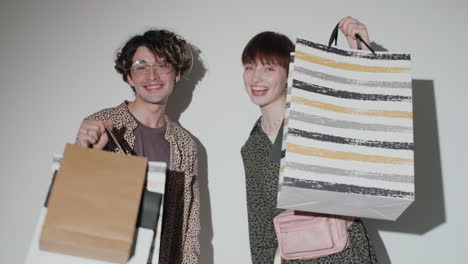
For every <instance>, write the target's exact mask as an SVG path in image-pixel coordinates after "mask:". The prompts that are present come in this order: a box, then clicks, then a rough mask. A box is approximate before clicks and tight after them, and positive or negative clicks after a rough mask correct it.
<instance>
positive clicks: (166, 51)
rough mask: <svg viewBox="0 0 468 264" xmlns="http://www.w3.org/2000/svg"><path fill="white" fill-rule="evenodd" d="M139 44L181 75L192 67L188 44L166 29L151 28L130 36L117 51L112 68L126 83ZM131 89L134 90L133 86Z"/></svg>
mask: <svg viewBox="0 0 468 264" xmlns="http://www.w3.org/2000/svg"><path fill="white" fill-rule="evenodd" d="M141 46H144V47H146V48H148V49H149V50H150V51H151V52H152V53H153V54H154V55H155V56H158V57H160V58H162V59H164V60H165V61H166V62H168V63H169V64H171V65H172V66H173V67H174V69H175V70H176V73H178V74H180V76H181V77H182V76H184V75H186V74H188V72H189V71H190V69H191V67H192V60H193V58H192V51H191V49H190V45H189V44H188V43H187V42H186V41H185V40H184V39H183V38H182V37H181V36H179V35H176V34H175V33H173V32H170V31H167V30H155V29H152V30H148V31H146V32H145V33H143V35H136V36H134V37H132V38H130V39H129V40H128V41H127V42H126V43H125V45H124V46H123V48H122V49H121V50H120V51H118V52H117V56H116V59H115V66H114V68H115V69H116V70H117V72H118V73H120V74H121V75H122V78H123V80H124V81H125V82H127V83H128V75H129V74H130V70H131V67H132V58H133V55H135V52H136V50H137V49H138V48H139V47H141ZM132 89H133V91H134V92H135V89H134V88H133V87H132Z"/></svg>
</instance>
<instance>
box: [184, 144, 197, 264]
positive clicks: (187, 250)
mask: <svg viewBox="0 0 468 264" xmlns="http://www.w3.org/2000/svg"><path fill="white" fill-rule="evenodd" d="M192 157H193V158H192V162H193V163H192V172H191V173H190V174H191V178H192V181H191V183H190V189H191V196H192V199H191V202H190V205H189V212H188V214H189V215H188V223H187V230H186V233H185V240H184V245H183V251H184V252H183V260H182V263H183V264H198V263H199V259H200V241H199V235H200V193H199V186H198V156H197V147H196V145H195V144H194V145H193V148H192Z"/></svg>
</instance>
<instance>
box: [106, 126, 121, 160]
mask: <svg viewBox="0 0 468 264" xmlns="http://www.w3.org/2000/svg"><path fill="white" fill-rule="evenodd" d="M104 127H105V128H106V131H107V133H108V134H109V135H110V136H111V138H112V140H114V142H115V144H116V145H117V147H118V148H119V150H120V153H122V154H125V152H124V151H123V148H122V146H121V145H120V144H119V141H118V140H117V138H116V137H115V136H114V134H113V133H112V131H111V130H110V129H109V128H108V127H107V125H106V123H105V122H104Z"/></svg>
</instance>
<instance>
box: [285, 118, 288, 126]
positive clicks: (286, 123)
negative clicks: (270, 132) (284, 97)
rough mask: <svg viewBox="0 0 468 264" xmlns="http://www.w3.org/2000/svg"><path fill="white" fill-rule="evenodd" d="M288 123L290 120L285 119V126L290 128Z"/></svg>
mask: <svg viewBox="0 0 468 264" xmlns="http://www.w3.org/2000/svg"><path fill="white" fill-rule="evenodd" d="M288 123H289V118H285V119H284V126H288Z"/></svg>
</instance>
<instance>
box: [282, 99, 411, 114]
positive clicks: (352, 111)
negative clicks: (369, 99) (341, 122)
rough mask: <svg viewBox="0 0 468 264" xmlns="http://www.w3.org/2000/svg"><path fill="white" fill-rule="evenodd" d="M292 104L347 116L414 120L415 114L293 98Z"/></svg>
mask: <svg viewBox="0 0 468 264" xmlns="http://www.w3.org/2000/svg"><path fill="white" fill-rule="evenodd" d="M291 102H295V103H300V104H303V105H307V106H312V107H316V108H321V109H325V110H328V111H333V112H338V113H345V114H357V115H367V116H384V117H394V118H409V119H413V112H407V111H388V110H361V109H355V108H349V107H343V106H337V105H333V104H327V103H322V102H319V101H314V100H309V99H305V98H302V97H297V96H292V97H291Z"/></svg>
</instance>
